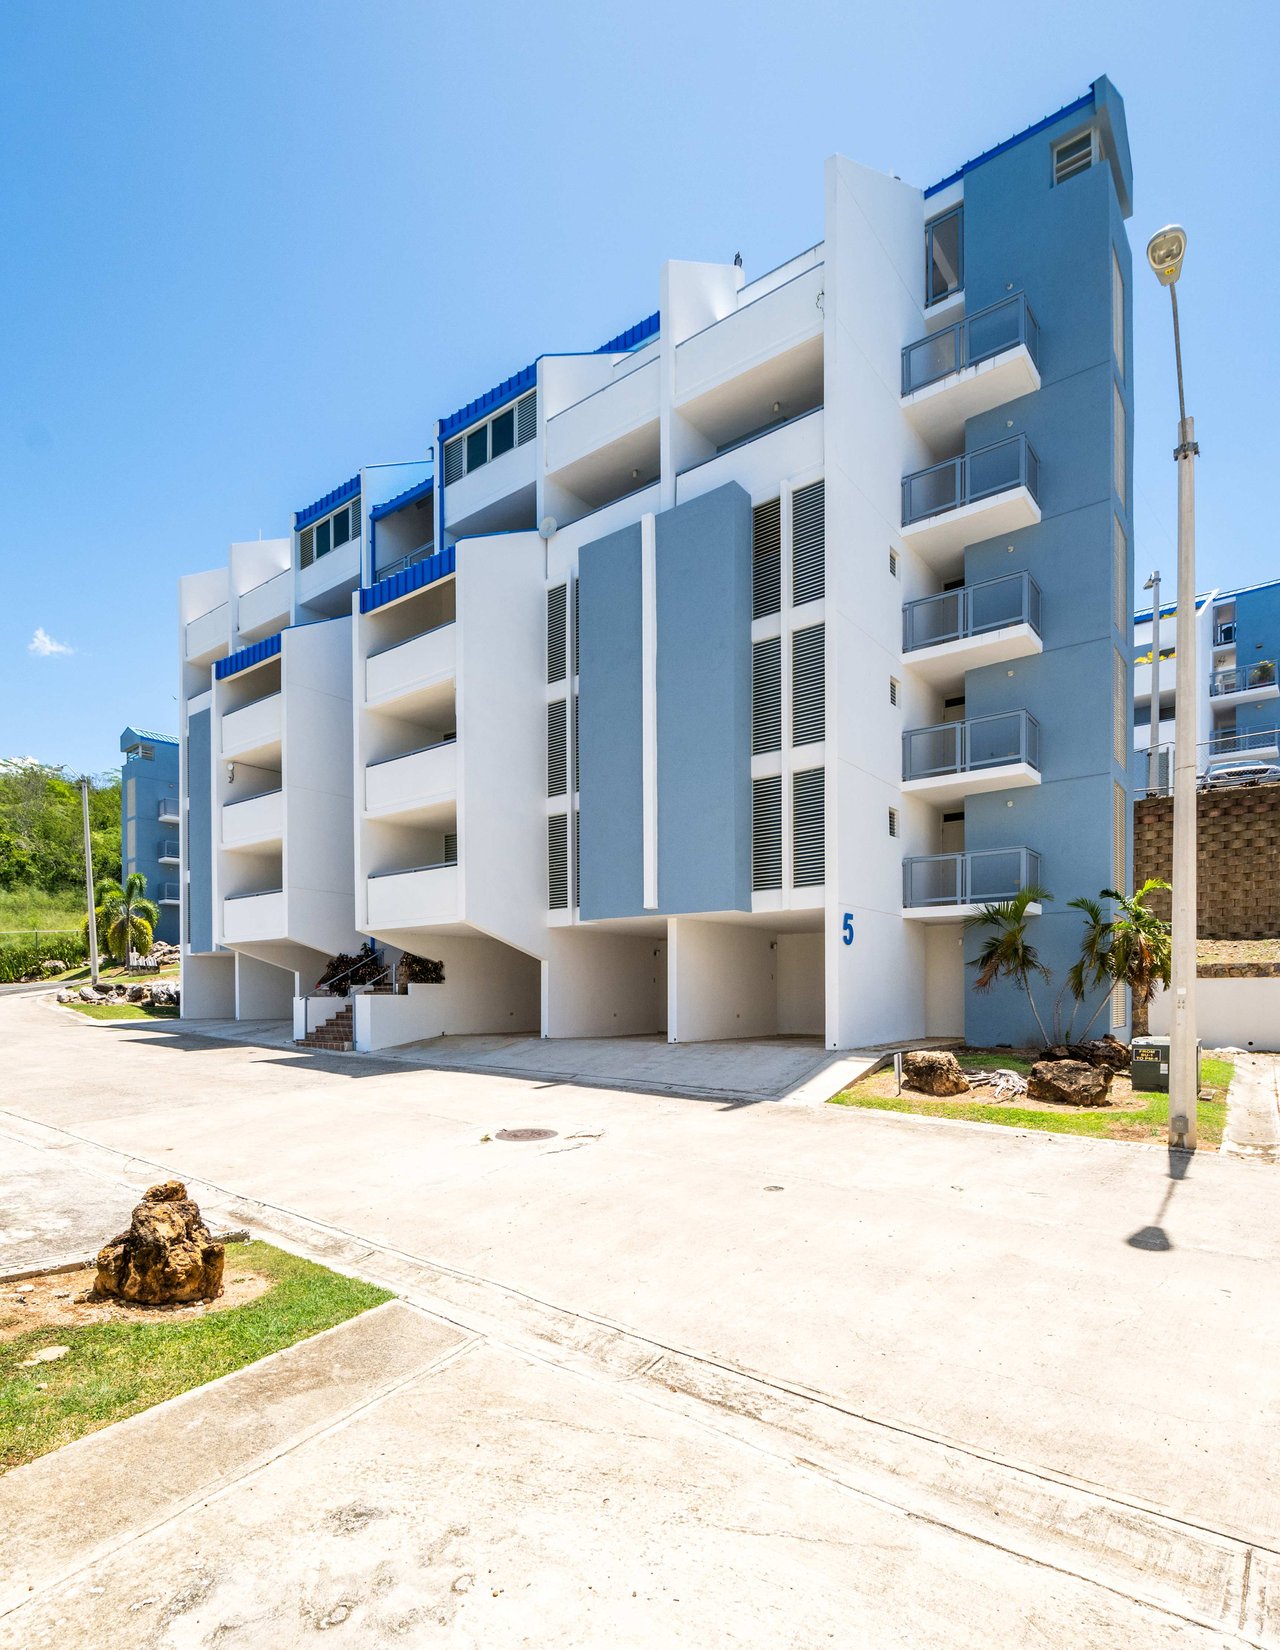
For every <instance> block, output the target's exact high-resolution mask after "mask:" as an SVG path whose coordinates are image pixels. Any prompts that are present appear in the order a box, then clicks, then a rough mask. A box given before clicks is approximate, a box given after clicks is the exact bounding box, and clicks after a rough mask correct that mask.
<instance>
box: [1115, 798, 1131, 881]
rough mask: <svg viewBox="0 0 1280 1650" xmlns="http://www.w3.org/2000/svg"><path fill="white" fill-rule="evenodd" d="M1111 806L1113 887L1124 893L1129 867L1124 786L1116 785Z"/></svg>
mask: <svg viewBox="0 0 1280 1650" xmlns="http://www.w3.org/2000/svg"><path fill="white" fill-rule="evenodd" d="M1111 795H1112V806H1111V872H1112V875H1113V877H1114V878H1115V880H1114V882H1113V883H1112V887H1114V888H1119V889H1120V891H1121V892H1122V893H1123V892H1124V890H1125V888H1126V886H1127V879H1128V875H1129V867H1128V866H1127V865H1126V864H1125V851H1124V848H1125V834H1126V833H1125V825H1126V823H1127V806H1126V797H1125V789H1124V786H1123V785H1116V786H1115V787H1114V789H1113V790H1112V793H1111Z"/></svg>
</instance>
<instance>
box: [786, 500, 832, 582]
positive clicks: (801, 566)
mask: <svg viewBox="0 0 1280 1650" xmlns="http://www.w3.org/2000/svg"><path fill="white" fill-rule="evenodd" d="M826 498H827V484H826V482H825V481H814V482H811V483H810V485H809V486H808V487H799V488H797V489H796V491H795V493H794V495H793V496H792V499H791V600H792V601H793V603H794V604H795V605H796V606H797V607H799V606H800V605H801V604H802V603H804V602H820V601H821V600H822V598H823V596H824V595H825V594H826V571H825V569H826V542H827V534H826V509H827V505H826Z"/></svg>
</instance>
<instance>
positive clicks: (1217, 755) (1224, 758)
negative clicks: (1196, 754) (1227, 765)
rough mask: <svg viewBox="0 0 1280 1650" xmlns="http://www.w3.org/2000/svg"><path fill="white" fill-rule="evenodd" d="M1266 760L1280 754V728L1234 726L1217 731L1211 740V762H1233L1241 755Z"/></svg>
mask: <svg viewBox="0 0 1280 1650" xmlns="http://www.w3.org/2000/svg"><path fill="white" fill-rule="evenodd" d="M1242 756H1243V757H1252V758H1255V759H1258V760H1265V759H1266V758H1268V757H1272V758H1274V757H1277V756H1280V729H1277V728H1245V729H1236V728H1233V729H1232V730H1231V731H1230V732H1229V733H1228V732H1222V733H1215V734H1214V735H1213V738H1212V739H1211V740H1210V742H1209V760H1210V762H1231V761H1236V760H1238V759H1239V758H1240V757H1242Z"/></svg>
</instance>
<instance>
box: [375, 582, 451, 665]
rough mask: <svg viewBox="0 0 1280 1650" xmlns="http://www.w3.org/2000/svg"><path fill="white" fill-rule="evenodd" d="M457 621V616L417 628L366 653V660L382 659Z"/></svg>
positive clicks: (430, 586) (430, 588)
mask: <svg viewBox="0 0 1280 1650" xmlns="http://www.w3.org/2000/svg"><path fill="white" fill-rule="evenodd" d="M425 588H426V589H428V590H433V589H434V588H435V586H434V585H427V586H426V587H425ZM457 622H458V621H457V619H456V618H453V619H441V621H440V623H439V624H429V625H428V626H427V628H426V629H425V630H415V631H414V633H413V635H412V636H406V637H405V638H404V640H403V641H401V642H389V643H388V644H387V646H386V647H380V648H377V649H376V650H375V651H374V652H372V653H366V654H365V660H366V662H367V661H368V660H370V659H381V658H382V656H383V655H384V654H386V653H394V652H395V650H396V649H397V648H398V647H408V645H409V643H410V642H420V641H421V640H422V638H423V637H424V636H434V635H435V633H436V631H437V630H447V629H448V628H449V626H450V625H451V624H457Z"/></svg>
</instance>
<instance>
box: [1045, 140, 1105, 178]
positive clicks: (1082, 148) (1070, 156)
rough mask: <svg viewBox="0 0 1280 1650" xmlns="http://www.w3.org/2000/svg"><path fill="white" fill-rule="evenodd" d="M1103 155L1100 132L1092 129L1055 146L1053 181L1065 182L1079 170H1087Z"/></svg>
mask: <svg viewBox="0 0 1280 1650" xmlns="http://www.w3.org/2000/svg"><path fill="white" fill-rule="evenodd" d="M1100 156H1101V151H1100V149H1099V145H1098V134H1097V133H1096V132H1095V131H1093V130H1092V129H1090V130H1089V131H1087V132H1079V133H1077V134H1076V136H1075V137H1073V138H1067V139H1066V140H1065V141H1064V142H1062V143H1055V144H1054V146H1053V181H1054V183H1055V184H1057V183H1065V182H1066V181H1067V179H1068V178H1074V177H1075V175H1076V174H1077V172H1087V171H1088V170H1089V168H1090V167H1091V166H1092V165H1093V163H1094V161H1095V160H1098V159H1099V158H1100Z"/></svg>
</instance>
